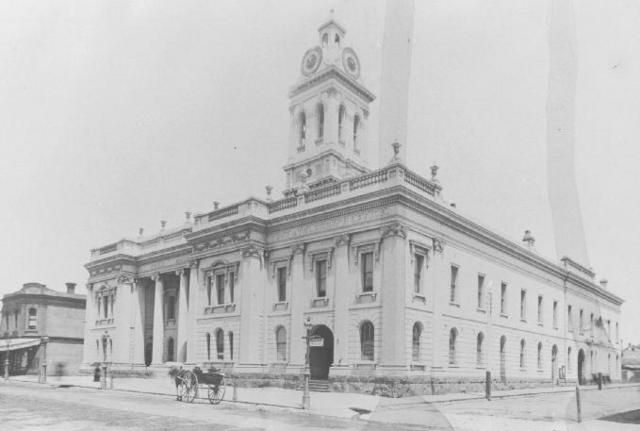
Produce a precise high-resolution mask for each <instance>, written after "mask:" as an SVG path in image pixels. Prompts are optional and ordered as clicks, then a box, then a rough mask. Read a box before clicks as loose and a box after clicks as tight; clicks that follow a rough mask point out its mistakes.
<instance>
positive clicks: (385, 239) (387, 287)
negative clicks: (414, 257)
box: [374, 223, 408, 372]
mask: <svg viewBox="0 0 640 431" xmlns="http://www.w3.org/2000/svg"><path fill="white" fill-rule="evenodd" d="M381 241H382V243H381V250H380V259H381V260H382V261H381V267H382V286H381V289H380V290H381V298H380V301H381V304H382V324H381V325H380V327H376V328H375V330H376V331H379V332H380V334H381V337H380V338H378V336H377V335H376V336H375V338H374V340H375V341H376V343H379V344H380V349H379V350H378V349H376V355H379V356H378V357H377V359H376V361H377V362H378V363H379V364H380V365H381V366H382V367H385V368H388V371H389V372H393V371H394V370H395V369H401V368H402V367H404V366H406V339H407V336H406V334H405V314H406V313H405V310H406V296H407V282H406V268H407V262H408V256H407V253H408V252H407V244H406V232H405V230H404V227H403V226H402V225H400V224H399V223H394V224H391V225H388V226H385V227H384V228H383V230H382V238H381ZM378 340H380V341H379V342H378ZM378 352H379V353H378ZM378 358H379V359H378Z"/></svg>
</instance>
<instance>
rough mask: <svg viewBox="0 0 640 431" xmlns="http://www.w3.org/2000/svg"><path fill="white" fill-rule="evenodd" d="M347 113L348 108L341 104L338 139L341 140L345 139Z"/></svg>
mask: <svg viewBox="0 0 640 431" xmlns="http://www.w3.org/2000/svg"><path fill="white" fill-rule="evenodd" d="M346 115H347V110H346V109H345V107H344V105H340V108H338V140H339V141H343V140H344V121H345V119H346V118H345V117H346Z"/></svg>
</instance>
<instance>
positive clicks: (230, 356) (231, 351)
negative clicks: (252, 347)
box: [229, 331, 233, 360]
mask: <svg viewBox="0 0 640 431" xmlns="http://www.w3.org/2000/svg"><path fill="white" fill-rule="evenodd" d="M229 359H231V360H233V332H231V331H229Z"/></svg>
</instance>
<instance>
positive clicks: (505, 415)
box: [0, 382, 640, 431]
mask: <svg viewBox="0 0 640 431" xmlns="http://www.w3.org/2000/svg"><path fill="white" fill-rule="evenodd" d="M582 399H583V420H584V422H583V423H581V424H578V423H577V420H576V411H575V395H574V393H572V392H562V393H553V394H538V395H528V396H522V397H507V398H496V399H494V400H493V401H486V400H483V399H473V400H465V401H455V402H438V403H427V402H425V401H424V400H423V399H422V398H419V397H411V398H400V399H391V398H383V399H381V400H380V402H379V404H378V405H377V407H376V408H375V409H374V411H373V412H371V413H369V414H367V412H361V413H363V415H362V416H360V418H358V417H357V414H356V412H354V418H353V419H346V418H337V417H328V416H321V415H318V414H317V413H316V414H310V413H307V412H304V411H302V410H298V409H290V408H278V407H273V406H267V405H256V404H244V403H232V402H223V403H222V404H220V405H216V406H212V405H210V404H209V403H208V402H207V401H206V400H202V399H197V400H196V401H195V402H194V403H193V404H187V403H181V402H176V401H175V399H174V397H172V396H169V395H153V394H148V393H140V392H130V391H99V390H96V389H87V388H78V387H51V386H48V385H37V384H33V383H21V382H10V383H2V384H0V414H1V415H2V423H1V425H0V429H2V430H3V431H4V430H40V429H47V430H72V431H73V430H109V431H114V430H124V429H127V430H129V429H134V430H173V429H189V430H231V429H233V430H276V429H277V430H284V431H287V430H300V429H305V430H320V429H335V430H372V431H378V430H380V431H382V430H418V429H421V430H422V429H430V430H460V431H463V430H465V431H466V430H492V431H493V430H516V429H517V430H567V429H570V430H574V429H576V430H627V429H629V430H632V429H633V430H638V429H640V425H638V424H640V412H639V411H638V408H639V407H640V388H639V387H626V388H609V389H606V390H604V391H597V390H583V391H582ZM269 401H270V400H267V399H265V403H268V402H269Z"/></svg>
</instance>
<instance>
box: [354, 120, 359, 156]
mask: <svg viewBox="0 0 640 431" xmlns="http://www.w3.org/2000/svg"><path fill="white" fill-rule="evenodd" d="M359 133H360V116H359V115H356V116H355V117H353V149H354V150H357V149H358V146H359V145H360V142H359V139H358V138H359V136H358V135H359Z"/></svg>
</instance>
